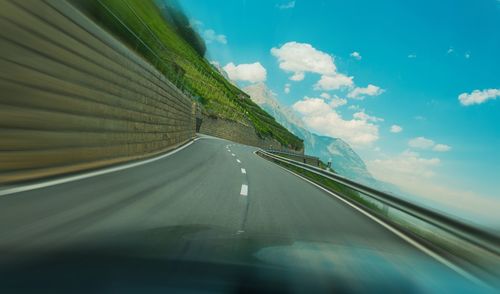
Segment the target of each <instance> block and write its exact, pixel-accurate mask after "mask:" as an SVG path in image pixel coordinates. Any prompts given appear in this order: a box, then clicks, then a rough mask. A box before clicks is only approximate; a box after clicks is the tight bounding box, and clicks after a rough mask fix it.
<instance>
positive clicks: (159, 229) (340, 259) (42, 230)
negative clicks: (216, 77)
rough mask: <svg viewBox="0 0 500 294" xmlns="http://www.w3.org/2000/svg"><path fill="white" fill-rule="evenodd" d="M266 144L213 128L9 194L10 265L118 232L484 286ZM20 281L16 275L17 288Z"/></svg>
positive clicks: (272, 261) (347, 269)
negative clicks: (187, 141)
mask: <svg viewBox="0 0 500 294" xmlns="http://www.w3.org/2000/svg"><path fill="white" fill-rule="evenodd" d="M255 150H256V148H254V147H249V146H244V145H239V144H236V143H233V142H229V141H226V140H221V139H216V138H211V137H202V138H200V139H198V140H197V141H195V142H194V143H192V144H191V145H189V146H187V147H185V148H184V149H182V150H180V151H178V152H175V153H173V154H171V155H169V156H167V157H164V158H162V159H159V160H156V161H153V162H149V163H147V164H143V165H139V166H135V167H131V168H127V169H124V170H120V171H115V172H111V173H106V174H103V175H99V176H93V177H89V178H84V179H80V180H74V181H70V182H66V183H62V184H57V185H52V186H48V187H44V188H39V189H34V190H30V191H25V192H20V193H13V194H8V195H2V196H0V232H1V234H0V249H1V251H0V261H1V262H2V264H4V265H8V266H4V267H3V270H2V273H3V275H4V277H5V275H6V274H7V275H8V274H10V275H11V278H12V277H13V276H16V275H19V274H20V273H21V272H22V270H21V269H19V271H15V270H12V271H10V269H13V268H15V269H17V268H18V267H12V266H11V264H15V265H16V264H17V262H20V261H19V260H23V257H25V256H31V255H30V254H28V252H32V251H37V252H39V251H43V252H53V251H56V252H57V250H64V249H67V248H73V247H72V246H75V245H77V244H78V245H81V244H87V245H88V246H90V245H89V244H93V246H95V243H99V242H103V243H106V242H107V243H106V244H108V243H109V242H110V241H111V242H114V243H115V244H120V245H122V246H125V245H123V244H128V243H133V244H135V245H137V244H140V246H139V247H136V248H143V249H141V250H144V252H141V253H140V254H141V255H144V254H145V255H149V254H151V255H154V254H156V253H158V252H161V254H162V256H169V257H173V258H175V259H176V260H179V259H184V260H186V259H188V260H191V261H192V260H195V261H199V260H203V261H207V260H208V261H211V262H217V263H232V264H255V262H256V261H258V262H259V264H265V265H272V266H280V267H285V268H298V269H302V270H304V272H307V273H309V274H310V273H311V272H322V273H323V272H334V274H335V275H336V277H342V279H344V280H345V279H347V280H349V282H348V283H347V284H348V286H347V287H349V289H351V287H354V289H358V290H367V288H362V286H360V285H363V283H364V282H366V281H372V282H373V281H376V283H377V285H383V288H384V287H389V288H390V287H396V286H395V285H397V287H396V288H393V290H395V291H396V290H398V291H400V290H402V289H405V292H406V291H407V290H408V289H413V290H415V292H439V293H442V292H443V291H444V292H447V291H449V292H453V291H456V290H457V289H462V290H467V291H469V290H471V289H475V290H477V289H476V288H474V287H476V286H475V285H474V284H472V283H471V282H470V281H468V280H467V279H465V278H463V277H462V276H460V275H459V274H457V273H456V272H454V271H453V270H451V269H449V268H448V267H446V266H444V265H443V264H441V263H439V262H438V261H436V260H435V259H433V258H431V257H430V256H428V255H427V254H425V253H423V252H422V251H420V250H418V249H417V248H415V247H414V246H412V245H411V244H409V243H408V242H406V241H405V240H403V239H402V238H400V237H399V236H397V235H396V234H394V233H393V232H391V231H389V230H388V229H387V228H385V227H383V226H381V225H380V224H378V223H377V222H375V221H373V220H372V219H370V218H369V217H367V216H366V215H364V214H362V213H360V212H359V211H357V210H355V209H353V208H352V207H350V206H349V205H347V204H346V203H344V202H342V201H340V200H339V199H337V198H335V197H334V196H332V195H330V194H328V193H326V192H325V191H323V190H321V189H319V188H318V187H316V186H314V185H312V184H311V183H308V182H306V181H305V180H303V179H301V178H299V177H297V176H295V175H293V174H291V173H289V172H287V171H286V170H284V169H282V168H281V167H279V166H277V165H275V164H274V163H271V162H269V161H267V160H265V159H263V158H261V157H259V156H257V155H255V154H254V153H253V152H254V151H255ZM104 240H106V241H104ZM242 240H245V243H244V244H243V243H242V242H241V241H242ZM172 244H175V245H172ZM141 246H142V247H141ZM93 248H94V247H93ZM23 262H24V261H23ZM74 263H75V261H73V263H72V264H73V265H74ZM77 263H78V262H77ZM51 264H54V263H51ZM21 268H22V267H21ZM22 269H23V270H25V268H22ZM134 269H135V270H137V269H138V267H137V266H135V268H134ZM41 271H42V272H43V270H41ZM28 272H29V271H28ZM29 274H33V273H32V272H29ZM100 277H101V276H100ZM1 279H2V278H0V280H1ZM3 282H5V280H3ZM16 283H18V282H11V283H10V284H9V283H7V284H5V285H7V286H6V287H7V288H8V289H13V288H14V287H16V286H18V284H16ZM287 283H291V284H292V285H293V283H294V281H289V282H287ZM372 284H373V283H372ZM372 284H370V283H368V284H367V285H372ZM316 285H317V284H316ZM9 287H10V288H9ZM356 287H358V288H356ZM359 287H361V288H359ZM398 287H403V288H398ZM1 288H2V287H1V286H0V289H1ZM372 290H374V289H373V288H372Z"/></svg>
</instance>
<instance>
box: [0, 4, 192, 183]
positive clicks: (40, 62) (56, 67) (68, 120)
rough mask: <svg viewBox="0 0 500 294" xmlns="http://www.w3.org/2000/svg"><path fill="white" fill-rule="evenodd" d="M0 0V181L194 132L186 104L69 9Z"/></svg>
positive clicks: (173, 141)
mask: <svg viewBox="0 0 500 294" xmlns="http://www.w3.org/2000/svg"><path fill="white" fill-rule="evenodd" d="M0 2H1V3H0V7H1V9H0V16H1V17H0V28H1V30H0V183H10V182H15V181H20V180H31V179H36V178H40V177H46V176H53V175H57V174H61V173H67V172H76V171H81V170H84V169H89V168H95V167H99V166H103V165H108V164H114V163H118V162H123V161H128V160H132V159H139V158H143V157H147V156H151V155H154V154H157V153H161V152H165V151H166V150H169V149H172V148H174V147H176V146H178V145H180V144H182V143H184V142H186V141H188V140H189V139H191V138H192V137H194V135H195V117H194V106H193V102H192V101H191V100H190V99H189V98H188V97H186V96H185V95H183V94H182V93H181V92H180V91H178V90H177V89H176V88H175V87H174V86H173V85H172V84H171V83H170V82H169V81H167V80H166V79H165V78H164V77H163V76H162V75H161V74H160V73H159V72H158V71H157V70H156V69H155V68H154V67H153V66H151V65H150V64H149V63H147V62H146V61H145V60H143V59H142V58H141V57H139V56H138V55H137V54H135V53H134V52H133V51H132V50H130V49H129V48H127V47H125V46H124V45H122V44H121V43H120V42H119V41H117V40H116V39H115V38H114V37H112V36H111V35H110V34H108V33H106V32H105V31H103V30H102V29H100V28H99V27H98V26H97V25H95V24H94V23H93V22H92V21H90V20H89V19H88V18H86V17H85V16H84V15H83V14H81V13H80V12H79V11H78V10H76V9H75V8H74V7H73V6H71V5H70V4H68V3H67V2H65V1H62V0H46V1H38V0H37V1H6V0H0Z"/></svg>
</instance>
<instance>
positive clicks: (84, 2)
mask: <svg viewBox="0 0 500 294" xmlns="http://www.w3.org/2000/svg"><path fill="white" fill-rule="evenodd" d="M72 1H73V3H75V4H76V5H77V6H78V7H79V8H81V9H82V10H83V11H84V12H86V13H87V14H88V15H89V16H90V17H92V18H93V19H95V20H96V21H97V22H98V23H99V24H100V25H101V26H103V27H104V28H106V29H107V30H109V31H110V32H111V33H113V34H114V35H116V36H117V37H119V38H120V39H121V40H122V41H123V42H124V43H125V44H127V45H128V46H129V47H130V48H132V49H134V50H135V51H137V52H138V53H140V54H141V55H142V56H143V57H144V58H146V59H147V60H148V61H149V62H150V63H151V64H153V65H154V66H155V67H156V68H157V69H158V70H160V71H161V72H162V73H163V74H164V75H165V76H166V77H167V78H168V79H169V80H171V81H172V82H174V83H175V84H176V85H177V86H178V87H179V88H181V89H184V90H186V91H188V92H190V93H191V94H192V95H193V96H194V97H195V99H196V100H197V101H198V102H199V104H200V105H202V109H203V111H204V112H205V113H206V114H208V115H211V116H216V117H220V118H224V119H229V120H232V121H237V122H239V123H242V124H245V125H253V126H254V127H255V129H256V132H257V134H258V135H259V136H260V137H263V138H264V137H272V138H275V139H276V140H278V141H279V142H280V143H282V144H283V145H285V146H289V147H291V148H294V149H302V148H303V143H302V140H301V139H300V138H298V137H296V136H295V135H293V134H292V133H290V132H289V131H288V130H286V129H285V128H284V127H283V126H281V125H280V124H278V123H277V122H276V121H275V120H274V118H273V117H272V116H270V115H269V114H268V113H267V112H265V111H264V110H262V109H261V108H260V107H259V106H258V105H256V104H255V103H253V102H252V101H251V100H250V99H248V98H240V97H241V95H243V92H242V91H241V90H240V89H238V88H237V87H235V86H234V85H232V84H231V83H230V82H228V81H227V80H226V79H225V78H224V77H223V76H222V75H221V74H220V73H219V72H218V71H217V70H216V69H214V68H213V66H212V65H210V63H209V62H208V61H207V60H206V59H205V58H204V57H202V56H200V55H199V54H198V53H197V52H196V50H194V48H193V47H192V46H191V45H189V44H188V43H187V42H186V40H184V39H183V38H182V37H181V36H180V35H179V34H178V33H177V32H176V30H175V28H173V27H172V26H171V25H170V24H169V23H168V22H167V21H166V20H165V18H164V17H163V16H162V12H161V11H160V9H159V8H158V6H157V5H155V3H154V0H72Z"/></svg>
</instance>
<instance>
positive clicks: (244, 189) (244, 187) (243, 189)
mask: <svg viewBox="0 0 500 294" xmlns="http://www.w3.org/2000/svg"><path fill="white" fill-rule="evenodd" d="M240 195H241V196H248V186H247V185H241V191H240Z"/></svg>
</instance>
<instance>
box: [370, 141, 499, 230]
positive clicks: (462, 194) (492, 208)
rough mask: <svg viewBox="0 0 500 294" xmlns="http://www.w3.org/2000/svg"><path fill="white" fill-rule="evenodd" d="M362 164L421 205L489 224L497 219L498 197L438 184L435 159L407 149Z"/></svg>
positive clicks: (437, 162)
mask: <svg viewBox="0 0 500 294" xmlns="http://www.w3.org/2000/svg"><path fill="white" fill-rule="evenodd" d="M366 164H367V167H368V170H369V171H370V173H371V174H373V175H374V176H375V177H376V178H377V179H379V180H382V181H384V182H388V183H391V184H394V185H396V186H398V187H399V188H401V189H402V190H403V191H406V192H408V193H411V194H413V195H417V196H419V197H420V199H415V201H418V202H420V203H422V204H423V205H426V206H430V205H432V206H433V207H439V209H441V210H444V211H447V212H449V213H452V214H455V215H458V216H460V217H468V218H470V219H473V220H475V221H476V222H477V220H478V217H479V218H482V220H484V221H488V222H493V223H498V221H500V216H499V214H498V213H497V210H498V207H500V201H499V200H498V199H492V198H487V197H482V195H478V194H476V193H474V192H471V191H467V190H464V189H459V188H450V187H454V185H450V184H447V185H445V184H442V182H443V181H441V179H439V176H440V174H439V173H438V172H437V170H436V169H437V168H439V166H440V165H441V160H440V159H439V158H436V157H431V158H423V157H421V156H420V154H418V153H416V152H411V151H408V150H407V151H404V152H403V153H401V154H398V155H395V156H390V157H389V156H386V158H382V159H376V160H371V161H367V163H366ZM493 219H494V220H493Z"/></svg>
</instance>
